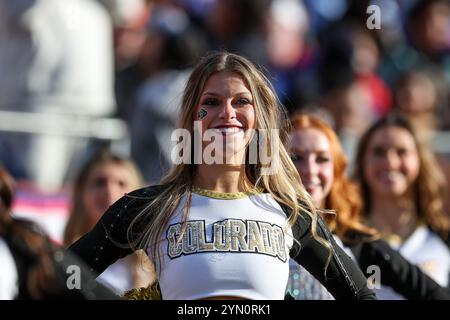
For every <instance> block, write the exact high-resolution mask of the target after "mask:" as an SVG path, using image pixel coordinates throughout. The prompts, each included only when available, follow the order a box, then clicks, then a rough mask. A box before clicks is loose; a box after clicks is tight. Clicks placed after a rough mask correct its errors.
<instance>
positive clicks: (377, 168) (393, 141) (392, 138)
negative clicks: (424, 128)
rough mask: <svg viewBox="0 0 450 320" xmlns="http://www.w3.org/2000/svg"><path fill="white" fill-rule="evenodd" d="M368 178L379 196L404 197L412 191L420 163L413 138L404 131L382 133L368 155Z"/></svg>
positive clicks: (383, 130)
mask: <svg viewBox="0 0 450 320" xmlns="http://www.w3.org/2000/svg"><path fill="white" fill-rule="evenodd" d="M364 164H365V165H364V177H365V180H366V181H367V184H368V186H369V189H370V190H371V192H372V193H374V194H376V195H378V196H387V197H401V196H404V195H406V194H407V192H409V191H411V190H412V186H413V184H414V182H415V181H416V179H417V177H418V175H419V169H420V160H419V155H418V152H417V147H416V144H415V142H414V138H413V136H412V135H411V134H410V133H409V132H408V131H407V130H406V129H403V128H400V127H394V126H388V127H382V128H380V129H378V130H377V131H376V132H375V133H374V134H373V136H372V138H371V139H369V141H368V145H367V149H366V153H365V154H364Z"/></svg>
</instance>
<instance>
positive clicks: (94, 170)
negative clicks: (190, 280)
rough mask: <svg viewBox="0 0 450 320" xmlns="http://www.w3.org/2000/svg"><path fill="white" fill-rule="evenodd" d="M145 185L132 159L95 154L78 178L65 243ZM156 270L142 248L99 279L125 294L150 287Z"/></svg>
mask: <svg viewBox="0 0 450 320" xmlns="http://www.w3.org/2000/svg"><path fill="white" fill-rule="evenodd" d="M141 186H142V177H141V175H140V173H139V171H138V169H137V167H136V166H135V165H134V164H133V162H131V161H130V160H128V159H126V158H122V157H120V156H117V155H114V154H112V153H110V152H109V151H107V150H102V151H100V152H99V153H97V154H96V155H94V157H92V159H90V160H89V161H88V162H87V163H86V164H85V165H84V167H83V168H82V169H81V171H80V173H79V175H78V177H77V179H76V181H75V184H74V187H73V200H72V212H71V215H70V217H69V221H68V223H67V226H66V231H65V234H64V244H65V245H67V246H69V245H71V244H72V243H74V242H75V241H76V240H78V239H79V238H80V237H81V236H83V235H84V234H85V233H87V232H88V231H90V230H91V229H92V228H93V227H94V226H95V224H96V223H97V222H98V221H99V220H100V218H101V217H102V215H103V213H104V212H105V211H106V210H107V209H108V208H109V206H111V205H112V204H113V203H114V202H115V201H116V200H118V199H119V198H120V197H121V196H123V195H124V194H125V193H126V192H129V191H131V190H134V189H137V188H139V187H141ZM152 270H153V267H152V264H151V262H150V261H149V259H148V257H147V255H146V253H144V252H140V251H138V252H136V253H134V254H132V255H129V256H127V257H125V258H123V259H120V260H118V261H117V262H116V263H114V264H112V265H111V266H109V267H108V268H107V269H106V270H105V271H104V272H103V273H102V274H101V275H100V276H99V277H98V280H99V281H100V282H101V283H104V284H105V285H108V286H110V287H112V288H113V289H114V290H115V291H116V292H117V293H118V294H123V293H124V292H125V291H128V290H130V289H132V288H139V287H147V286H148V285H149V284H150V283H151V282H153V280H154V274H153V273H152V272H153V271H152Z"/></svg>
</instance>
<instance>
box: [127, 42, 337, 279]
mask: <svg viewBox="0 0 450 320" xmlns="http://www.w3.org/2000/svg"><path fill="white" fill-rule="evenodd" d="M221 71H227V72H230V73H233V74H237V75H239V76H241V77H242V79H243V80H244V82H245V83H246V84H247V85H248V87H249V89H250V92H251V93H252V96H253V100H254V106H255V113H256V119H257V129H265V130H267V131H270V130H271V129H278V130H279V134H277V135H275V136H273V137H272V136H271V135H270V134H269V135H267V137H266V138H267V140H266V143H267V144H266V147H267V149H268V150H272V149H271V147H272V145H274V144H275V145H278V146H279V150H278V152H276V154H275V155H272V156H275V157H279V158H278V161H279V162H278V163H279V164H280V165H279V167H278V170H275V171H276V172H275V173H274V174H271V175H263V174H261V169H262V168H263V166H262V165H261V163H260V161H259V159H258V162H257V163H256V164H254V165H251V164H248V163H246V164H245V165H246V170H245V172H246V176H247V178H248V180H249V181H250V182H251V183H252V184H253V185H254V186H255V187H257V188H259V189H262V190H264V191H265V192H268V193H270V194H271V195H272V196H273V197H274V199H275V200H277V201H278V202H280V203H282V204H284V205H286V206H288V207H289V208H290V209H291V214H290V215H289V218H288V221H287V225H288V227H291V226H292V225H293V224H294V223H295V221H296V220H297V218H298V217H299V215H300V213H299V212H300V211H301V212H303V213H305V214H307V215H309V216H310V217H311V219H312V233H313V235H314V237H316V239H317V241H319V242H320V243H322V244H323V245H325V246H326V247H328V248H330V244H329V243H328V242H327V241H325V240H324V239H322V238H319V237H317V232H316V222H317V213H316V210H315V208H314V205H313V202H312V199H311V198H310V196H309V195H308V193H307V192H306V190H305V189H304V187H303V185H302V184H301V182H300V176H299V174H298V172H297V170H296V168H295V166H294V164H293V163H292V161H291V159H290V157H289V155H288V152H287V151H286V149H285V147H284V143H285V141H286V140H287V137H288V130H289V121H288V117H287V114H286V111H285V109H284V107H283V106H282V105H281V103H280V102H279V100H278V98H277V96H276V95H275V93H274V90H273V88H272V86H271V84H270V81H269V80H268V79H267V78H266V76H265V75H264V74H263V73H262V72H261V71H260V70H258V69H257V68H256V67H255V66H254V65H253V63H251V62H250V61H249V60H247V59H246V58H244V57H242V56H239V55H236V54H232V53H228V52H223V51H222V52H213V53H210V54H208V55H207V56H205V57H203V58H202V59H201V60H200V62H199V63H198V64H197V65H196V66H195V67H194V69H193V71H192V73H191V75H190V77H189V80H188V82H187V84H186V87H185V90H184V93H183V98H182V105H181V111H180V116H179V121H178V128H183V129H186V130H188V131H189V133H190V134H191V137H192V136H193V126H192V124H193V122H194V120H196V119H195V114H194V112H195V110H196V106H197V105H198V103H199V98H200V95H201V93H202V90H203V88H204V86H205V83H206V81H207V80H208V79H209V77H210V76H211V75H213V74H215V73H217V72H221ZM273 138H275V139H277V141H272V139H273ZM192 147H193V146H192V145H191V150H193V148H192ZM194 175H195V164H186V163H181V164H177V165H175V166H174V167H173V168H172V170H171V171H170V172H169V174H168V175H166V176H165V177H163V178H162V180H161V185H163V188H162V192H161V193H160V194H159V195H158V196H156V197H155V198H154V199H153V200H152V201H151V202H150V203H149V204H148V205H147V207H146V209H144V210H143V211H142V212H140V213H139V214H138V215H137V216H136V218H135V219H134V220H133V222H132V223H131V225H130V227H129V230H128V234H129V239H130V238H131V237H130V235H131V234H132V228H133V226H134V225H135V224H136V223H137V222H138V221H139V220H141V219H142V221H146V220H147V219H146V217H148V215H151V216H152V219H150V220H151V222H150V223H149V224H148V226H147V227H146V228H145V231H144V233H143V234H142V235H141V237H139V238H138V239H137V240H136V241H134V243H131V245H132V247H135V248H136V247H137V248H147V247H148V245H149V244H150V245H151V247H149V248H150V249H151V251H152V254H153V255H156V256H154V257H152V258H153V259H152V260H153V261H155V262H156V261H157V267H158V268H157V270H160V266H161V263H160V262H161V260H160V258H161V257H160V253H159V248H158V246H159V241H160V239H161V236H162V234H163V231H164V228H165V227H166V225H167V223H168V221H169V220H170V218H171V216H172V214H173V212H174V210H175V209H176V207H177V206H178V205H179V203H180V200H181V199H182V198H183V196H184V195H185V194H187V203H186V208H187V209H188V208H189V205H190V198H191V188H192V186H193V181H194ZM187 216H188V210H184V214H183V222H186V220H187ZM147 221H148V220H147ZM130 241H131V240H130ZM330 258H331V256H330V257H329V259H330ZM325 267H326V266H324V268H325Z"/></svg>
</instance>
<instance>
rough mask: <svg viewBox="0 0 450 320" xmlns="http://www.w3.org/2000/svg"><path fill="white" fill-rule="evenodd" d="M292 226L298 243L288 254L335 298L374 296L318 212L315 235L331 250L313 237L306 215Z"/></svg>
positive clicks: (367, 297) (365, 297) (309, 220)
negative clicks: (326, 243)
mask: <svg viewBox="0 0 450 320" xmlns="http://www.w3.org/2000/svg"><path fill="white" fill-rule="evenodd" d="M292 230H293V234H294V238H295V239H297V240H298V241H299V242H300V246H298V245H295V244H294V247H293V248H292V250H291V258H293V259H294V260H295V261H296V262H297V263H298V264H300V265H302V266H303V267H304V268H305V269H306V270H307V271H308V272H310V273H311V274H312V275H313V276H314V277H315V278H316V279H318V280H319V281H320V282H321V283H322V284H323V285H324V286H325V287H326V288H327V290H328V291H329V292H330V293H331V294H332V295H333V296H334V298H335V299H354V300H376V295H375V293H373V291H371V290H370V289H369V288H368V287H367V279H366V278H365V277H364V274H363V273H362V271H361V269H360V268H359V267H358V266H357V265H356V264H355V262H353V260H352V259H351V258H350V257H349V256H348V255H347V254H346V253H345V252H344V251H343V250H342V249H341V248H340V247H339V245H337V244H336V242H335V241H334V238H333V237H332V235H331V233H330V232H329V230H328V228H327V227H326V225H325V223H324V221H323V220H322V218H321V217H320V216H318V219H317V235H318V236H319V237H321V238H323V239H325V240H326V241H328V242H329V243H330V244H331V246H332V248H331V251H330V249H328V248H327V247H325V246H324V245H323V244H321V243H320V242H318V241H317V240H316V239H314V238H313V236H312V233H311V218H310V217H309V216H306V215H303V216H301V217H299V218H298V219H297V221H296V223H295V225H294V226H293V229H292ZM329 257H330V261H329V264H328V266H327V260H328V258H329ZM325 268H326V269H325ZM325 270H326V271H325Z"/></svg>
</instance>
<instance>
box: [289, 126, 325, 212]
mask: <svg viewBox="0 0 450 320" xmlns="http://www.w3.org/2000/svg"><path fill="white" fill-rule="evenodd" d="M289 151H290V154H291V156H292V160H293V162H294V164H295V167H296V168H297V170H298V172H299V174H300V177H301V179H302V183H303V185H304V186H305V188H306V190H307V191H308V193H309V194H310V195H311V197H312V198H313V200H314V202H315V205H316V206H318V207H320V208H323V207H324V204H325V199H326V197H327V196H328V194H329V193H330V191H331V187H332V185H333V180H334V164H333V156H332V152H331V146H330V142H329V140H328V138H327V136H326V135H325V134H324V133H323V132H322V131H320V130H318V129H315V128H305V129H298V130H296V131H294V132H293V134H292V136H291V141H290V145H289Z"/></svg>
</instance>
